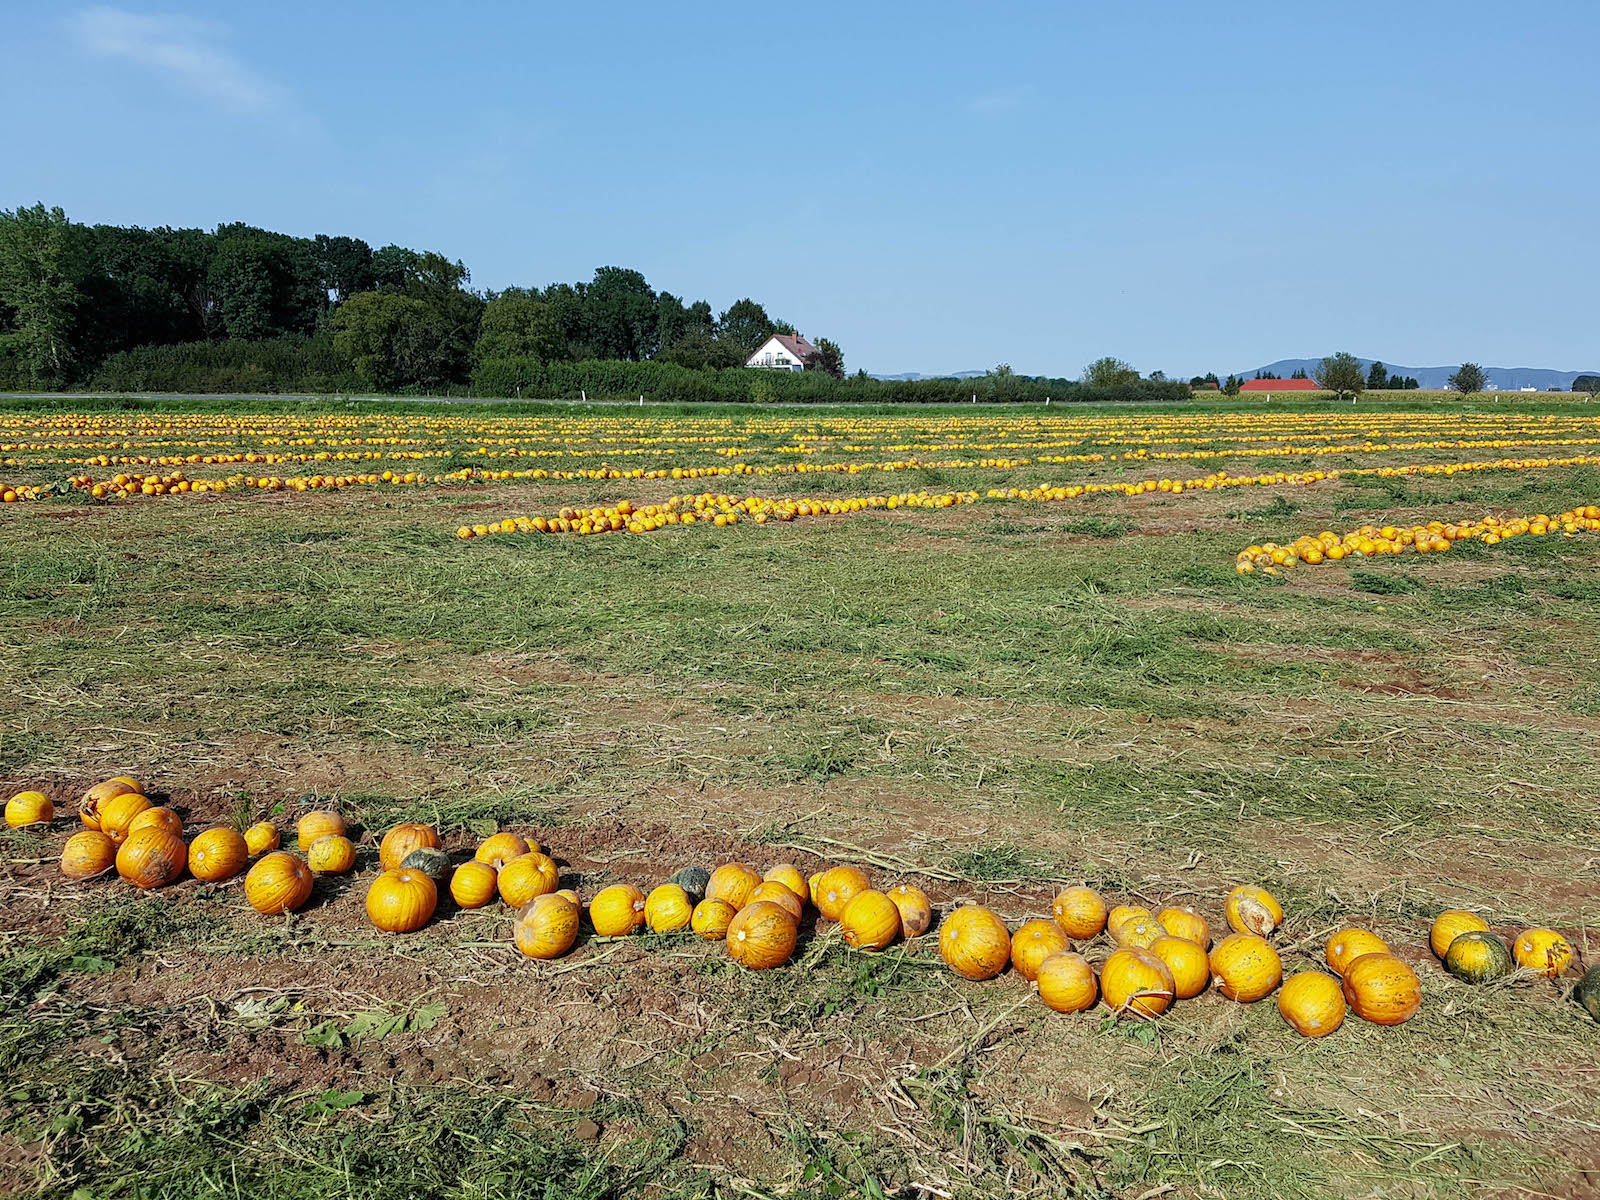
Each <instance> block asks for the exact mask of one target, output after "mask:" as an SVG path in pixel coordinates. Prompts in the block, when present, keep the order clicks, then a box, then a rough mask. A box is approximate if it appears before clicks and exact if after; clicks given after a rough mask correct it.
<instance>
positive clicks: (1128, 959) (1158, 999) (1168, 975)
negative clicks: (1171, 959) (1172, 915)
mask: <svg viewBox="0 0 1600 1200" xmlns="http://www.w3.org/2000/svg"><path fill="white" fill-rule="evenodd" d="M1175 992H1176V989H1175V987H1174V985H1173V982H1172V972H1171V971H1169V970H1167V964H1166V963H1164V962H1162V961H1161V960H1160V959H1159V958H1157V957H1156V956H1155V955H1154V954H1151V953H1150V951H1148V950H1138V949H1134V948H1132V947H1124V948H1123V949H1121V950H1118V951H1116V952H1115V953H1113V954H1112V955H1111V957H1110V958H1108V959H1106V965H1105V966H1103V967H1101V968H1100V994H1101V995H1102V996H1104V997H1105V1001H1106V1006H1107V1007H1108V1008H1110V1009H1111V1011H1112V1012H1115V1013H1123V1012H1131V1013H1138V1014H1139V1015H1140V1016H1145V1017H1159V1016H1160V1015H1161V1014H1162V1013H1164V1012H1166V1011H1167V1009H1168V1008H1169V1007H1171V1005H1172V998H1173V996H1174V994H1175Z"/></svg>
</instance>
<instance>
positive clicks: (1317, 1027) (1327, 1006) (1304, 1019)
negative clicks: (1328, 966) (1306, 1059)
mask: <svg viewBox="0 0 1600 1200" xmlns="http://www.w3.org/2000/svg"><path fill="white" fill-rule="evenodd" d="M1344 1007H1345V1005H1344V992H1343V990H1342V989H1341V987H1340V983H1339V980H1337V979H1335V978H1334V977H1333V976H1332V975H1324V974H1323V973H1322V972H1321V971H1301V972H1300V973H1299V974H1297V975H1291V976H1290V977H1289V979H1288V981H1287V982H1285V983H1284V985H1283V987H1282V989H1281V990H1280V991H1279V992H1278V1011H1279V1012H1280V1013H1282V1014H1283V1019H1284V1020H1285V1021H1287V1022H1289V1024H1290V1025H1293V1026H1294V1027H1295V1029H1296V1030H1297V1031H1298V1032H1299V1033H1300V1035H1301V1036H1302V1037H1308V1038H1319V1037H1327V1036H1328V1035H1329V1034H1330V1033H1332V1032H1333V1031H1334V1030H1335V1029H1337V1028H1339V1026H1341V1025H1343V1024H1344Z"/></svg>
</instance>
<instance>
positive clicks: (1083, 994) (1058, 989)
mask: <svg viewBox="0 0 1600 1200" xmlns="http://www.w3.org/2000/svg"><path fill="white" fill-rule="evenodd" d="M1034 982H1036V983H1037V984H1038V985H1039V999H1041V1000H1043V1001H1044V1002H1045V1004H1046V1005H1047V1006H1049V1007H1050V1008H1053V1009H1055V1010H1056V1011H1057V1012H1064V1013H1071V1012H1083V1011H1084V1009H1087V1008H1092V1007H1093V1006H1094V1002H1095V1000H1096V999H1097V998H1098V997H1099V995H1100V984H1099V982H1098V981H1097V980H1096V979H1095V977H1094V968H1093V967H1091V966H1090V965H1089V960H1088V959H1086V958H1084V957H1083V955H1081V954H1072V953H1070V952H1064V953H1061V954H1052V955H1051V956H1050V957H1049V958H1047V959H1045V960H1044V961H1043V962H1042V963H1040V964H1039V977H1038V979H1036V980H1035V981H1034Z"/></svg>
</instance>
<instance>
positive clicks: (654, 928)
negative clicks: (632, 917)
mask: <svg viewBox="0 0 1600 1200" xmlns="http://www.w3.org/2000/svg"><path fill="white" fill-rule="evenodd" d="M693 918H694V905H692V904H690V903H689V893H688V892H686V891H684V890H683V888H682V887H681V886H679V885H678V884H676V883H663V884H662V885H661V886H660V887H658V888H654V889H653V890H652V891H651V892H650V894H649V895H648V896H646V897H645V899H644V922H645V924H646V925H648V926H650V931H651V932H652V933H677V932H678V930H680V929H687V928H688V927H689V922H690V921H691V920H693Z"/></svg>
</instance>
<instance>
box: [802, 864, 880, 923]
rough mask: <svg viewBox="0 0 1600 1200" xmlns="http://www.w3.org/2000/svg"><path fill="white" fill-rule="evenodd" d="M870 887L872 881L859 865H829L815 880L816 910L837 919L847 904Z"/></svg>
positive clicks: (833, 919)
mask: <svg viewBox="0 0 1600 1200" xmlns="http://www.w3.org/2000/svg"><path fill="white" fill-rule="evenodd" d="M871 887H872V881H871V880H869V879H868V878H867V876H866V872H864V871H862V870H861V869H860V868H859V867H830V868H828V870H826V871H824V872H823V873H822V877H821V878H820V879H818V880H817V895H816V900H817V911H818V912H820V913H821V914H822V915H823V916H825V917H827V918H828V920H830V921H837V920H838V919H839V917H840V915H841V914H842V913H843V912H844V906H845V905H847V904H849V903H850V901H852V900H854V899H855V898H856V897H857V896H859V895H860V894H861V893H862V892H865V891H868V890H869V889H870V888H871Z"/></svg>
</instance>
